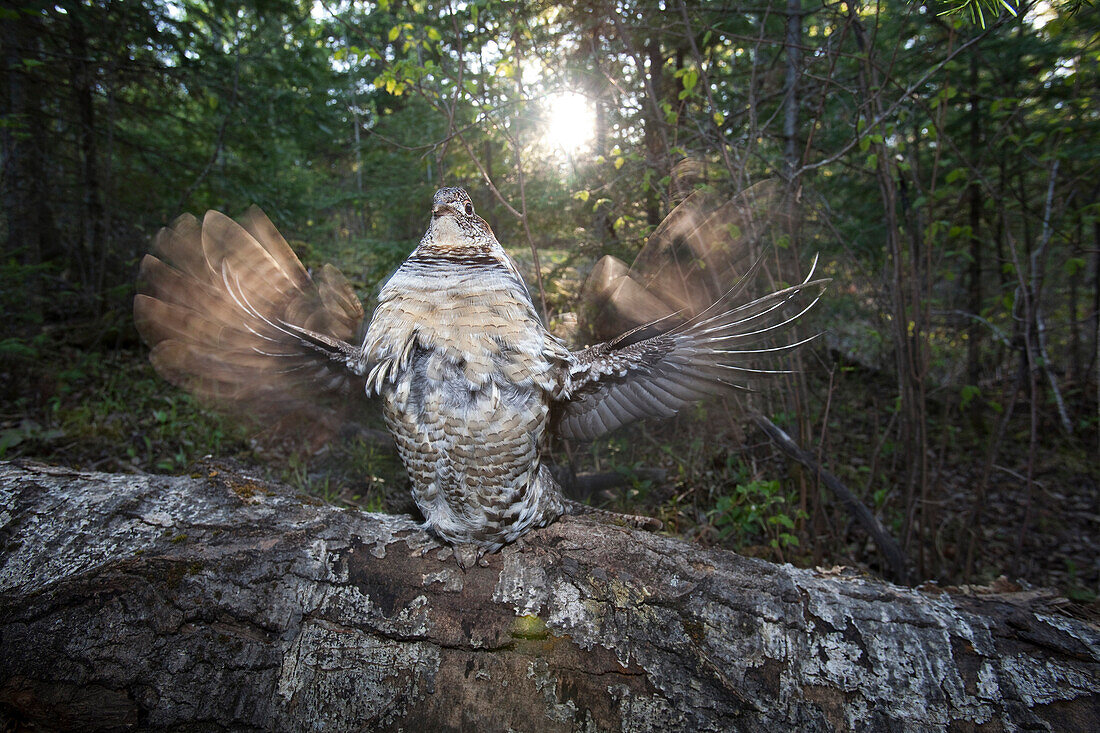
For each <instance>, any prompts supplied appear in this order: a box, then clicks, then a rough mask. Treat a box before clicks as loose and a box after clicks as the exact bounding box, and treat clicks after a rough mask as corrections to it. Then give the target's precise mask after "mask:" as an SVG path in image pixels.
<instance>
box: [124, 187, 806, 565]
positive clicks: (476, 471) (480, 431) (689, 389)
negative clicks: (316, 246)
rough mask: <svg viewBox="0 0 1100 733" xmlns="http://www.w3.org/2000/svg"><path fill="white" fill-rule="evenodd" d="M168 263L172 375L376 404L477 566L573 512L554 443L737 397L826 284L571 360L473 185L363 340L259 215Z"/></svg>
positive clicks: (275, 403)
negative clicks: (553, 467) (556, 472)
mask: <svg viewBox="0 0 1100 733" xmlns="http://www.w3.org/2000/svg"><path fill="white" fill-rule="evenodd" d="M154 251H155V252H156V255H157V256H152V255H148V256H146V258H145V260H144V261H143V263H142V273H141V289H140V290H141V292H140V294H139V295H138V296H137V297H136V298H135V302H134V315H135V320H136V323H137V326H138V329H139V331H140V332H141V334H142V336H143V337H144V338H145V340H146V342H147V343H149V344H150V345H151V346H152V347H153V349H152V355H151V358H152V361H153V364H154V365H155V366H156V368H157V369H158V371H159V372H160V373H161V374H162V375H163V376H164V377H166V378H167V379H168V380H169V381H172V382H174V383H176V384H179V385H181V386H184V387H185V388H187V389H190V390H191V391H193V392H195V393H196V394H198V395H199V396H200V397H202V398H205V399H206V400H207V401H208V402H212V403H214V404H216V405H218V406H221V407H223V408H224V407H226V406H227V405H229V406H233V407H235V408H237V409H242V410H245V411H251V412H252V413H254V414H259V415H261V416H263V417H269V418H270V419H277V418H279V417H283V416H286V415H290V414H295V409H296V408H298V407H301V406H303V405H308V404H309V403H310V402H312V401H314V400H319V399H321V398H322V397H324V396H326V395H328V396H333V395H335V396H336V398H337V399H339V400H343V401H345V403H346V404H347V405H350V406H351V407H352V408H353V409H357V408H358V406H359V404H360V403H361V404H362V406H363V407H365V406H366V404H367V402H368V398H370V397H373V396H377V397H379V398H381V403H382V410H383V413H384V416H385V420H386V423H387V425H388V426H389V429H390V431H391V432H392V433H393V437H394V440H395V441H396V443H397V447H398V451H399V453H400V456H401V459H402V461H403V462H404V464H405V467H406V469H407V470H408V473H409V478H410V479H411V481H412V486H413V496H414V498H415V500H416V503H417V505H418V506H419V507H420V509H421V511H422V512H423V514H424V517H425V518H426V519H427V522H426V525H427V527H429V528H430V529H431V530H432V531H433V532H435V533H436V534H437V535H439V536H440V537H442V538H444V539H445V540H447V541H448V542H451V543H456V544H472V545H474V546H476V548H477V551H478V552H479V553H480V552H493V551H495V550H498V549H499V548H500V547H502V546H503V545H504V544H506V543H508V542H511V541H513V540H515V539H517V538H518V537H520V536H522V535H523V534H525V533H526V532H528V531H529V530H531V529H532V528H535V527H542V526H545V525H546V524H548V523H549V522H552V521H554V519H556V518H557V517H559V516H560V515H561V514H562V513H563V511H565V507H566V503H567V502H566V500H564V499H563V496H562V493H561V490H560V488H559V486H558V484H557V483H556V482H555V480H554V478H553V476H552V475H551V473H550V470H549V467H548V466H547V465H546V463H545V462H544V452H545V450H546V447H547V441H548V439H549V437H550V433H551V432H553V433H555V434H557V435H559V436H561V437H563V438H571V439H591V438H594V437H596V436H598V435H601V434H603V433H605V432H607V431H610V430H613V429H615V428H617V427H619V426H620V425H624V424H626V423H629V422H632V421H634V420H638V419H642V418H646V417H668V416H671V415H673V414H675V413H676V412H677V411H678V410H679V409H680V408H682V407H684V406H686V405H689V404H691V403H692V402H694V401H696V400H699V399H701V398H704V397H706V396H707V395H710V394H712V393H715V392H718V391H721V390H724V389H726V388H729V387H735V386H737V384H736V383H735V381H734V380H735V379H736V380H737V381H742V380H741V379H740V378H741V377H744V376H751V375H753V374H756V373H759V372H760V371H761V370H758V369H755V368H753V367H751V366H746V364H749V363H751V362H750V361H749V360H750V359H752V358H753V356H754V355H759V354H762V353H766V352H775V351H782V350H785V349H787V348H792V347H793V346H796V345H797V344H788V345H784V346H779V347H772V348H752V346H750V347H749V348H748V349H746V348H744V346H745V344H751V345H756V346H759V343H760V341H761V339H762V338H763V337H765V336H766V335H767V334H769V333H770V332H772V331H774V330H775V329H777V328H780V327H782V326H785V325H787V324H788V323H790V322H791V321H792V320H794V318H796V317H797V316H798V315H801V313H804V312H805V310H806V309H808V308H809V307H810V305H812V302H811V303H810V304H809V305H805V304H804V303H798V298H799V297H802V296H804V295H805V294H806V292H807V291H812V290H813V288H812V287H811V286H813V285H816V284H818V283H813V282H811V281H810V280H809V278H807V279H806V280H805V281H804V282H802V283H801V284H799V285H795V286H794V287H790V288H786V289H782V290H779V291H778V292H774V293H771V294H770V295H767V296H765V297H763V298H759V299H756V300H752V301H750V302H747V303H743V304H741V305H738V306H736V307H734V306H729V305H727V306H719V305H717V304H716V305H715V306H712V307H711V308H709V309H706V310H704V311H703V312H701V313H699V314H697V315H694V316H693V317H690V318H686V319H685V318H684V317H683V316H681V317H679V318H677V316H676V314H670V315H667V316H666V317H665V318H664V319H663V320H662V321H661V322H659V323H658V324H656V325H655V326H654V325H653V324H649V326H650V328H649V330H648V331H646V332H645V333H646V335H647V337H641V336H640V335H639V334H641V333H642V332H641V331H640V330H639V329H633V330H632V331H630V332H628V333H626V334H623V335H622V336H619V337H618V338H616V339H613V340H611V341H609V342H606V343H601V344H598V345H596V346H591V347H588V348H586V349H584V350H582V351H579V352H570V350H569V349H568V348H566V346H565V345H564V344H563V343H562V342H561V341H560V340H559V339H558V338H555V337H554V336H553V335H551V334H550V333H549V332H548V331H547V329H546V327H545V326H544V325H543V323H542V322H541V321H540V319H539V316H538V314H537V313H536V311H535V309H534V307H533V305H532V302H531V297H530V295H529V294H528V291H527V288H526V286H525V285H524V281H523V278H522V277H521V275H520V273H519V271H518V270H517V269H516V265H515V264H514V263H513V262H512V260H511V259H510V258H509V256H508V255H507V254H506V253H505V251H504V249H503V248H502V247H501V245H500V244H499V243H498V242H497V240H496V237H495V236H494V235H493V232H492V231H491V230H490V228H489V225H488V224H486V222H485V221H484V220H483V219H482V218H481V217H479V216H477V215H476V214H475V213H474V207H473V204H472V203H471V201H470V198H469V196H468V195H467V194H466V192H465V191H464V190H462V189H461V188H443V189H440V190H439V191H438V192H437V193H436V194H435V198H434V200H433V203H432V218H431V223H430V224H429V225H428V230H427V232H426V233H425V234H424V237H423V239H421V241H420V244H419V246H417V247H416V249H415V250H413V252H412V254H410V255H409V257H408V259H406V260H405V262H404V263H403V264H402V265H401V266H400V267H399V268H398V269H397V271H396V272H395V273H394V274H393V276H392V277H391V278H390V279H389V280H388V281H387V282H386V283H385V285H383V287H382V290H381V293H380V294H379V298H378V307H377V309H376V310H375V312H374V315H373V317H372V318H371V321H370V325H369V327H368V328H367V329H366V333H365V336H364V337H363V338H362V340H361V343H356V341H357V339H358V337H359V333H360V332H361V330H362V329H361V324H362V321H363V317H364V314H363V310H362V306H361V305H360V304H359V301H358V299H357V298H356V296H355V294H354V291H353V290H352V289H351V288H350V286H349V285H348V283H347V281H346V280H345V279H344V278H343V276H342V275H340V273H339V272H338V271H337V270H336V269H335V268H332V267H331V266H326V267H325V268H323V269H322V270H321V271H320V272H319V273H317V277H316V279H314V278H312V277H311V276H310V274H309V273H307V271H306V270H305V269H304V268H303V267H302V265H301V263H300V262H299V261H298V259H297V257H295V255H294V253H293V251H292V250H291V249H290V247H289V246H288V245H287V243H286V241H285V240H284V239H283V238H282V237H281V236H280V235H279V233H278V232H277V231H276V230H275V228H274V226H273V225H272V224H271V222H270V221H269V220H268V219H267V218H266V217H265V216H264V215H263V214H262V213H261V212H260V211H259V210H258V209H255V208H253V209H252V210H250V212H249V214H248V216H247V217H246V218H245V220H244V222H243V226H242V225H238V224H237V223H235V222H234V221H232V220H231V219H229V218H227V217H225V216H223V215H222V214H219V213H217V212H214V211H211V212H208V213H207V214H206V217H205V218H204V220H203V221H202V223H201V224H200V223H199V222H198V221H197V220H196V219H194V218H193V217H189V216H184V217H181V218H180V219H178V220H177V221H176V222H174V223H173V224H172V226H171V227H169V228H167V229H165V230H163V231H162V232H161V233H160V235H158V237H157V240H156V243H155V248H154ZM744 280H745V281H747V278H745V279H744ZM812 297H813V293H811V294H810V297H808V298H804V299H812ZM722 302H728V301H725V300H724V301H722ZM792 304H794V305H793V306H792ZM792 308H793V309H794V310H795V311H797V312H794V313H793V314H792ZM650 333H654V334H655V335H649V334H650ZM299 414H300V413H299Z"/></svg>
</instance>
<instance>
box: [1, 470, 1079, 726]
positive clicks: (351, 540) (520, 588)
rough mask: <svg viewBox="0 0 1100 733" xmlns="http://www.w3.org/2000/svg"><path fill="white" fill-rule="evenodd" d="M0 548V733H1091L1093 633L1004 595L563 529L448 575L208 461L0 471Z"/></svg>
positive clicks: (601, 530) (386, 520) (328, 512)
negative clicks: (40, 732) (169, 470)
mask: <svg viewBox="0 0 1100 733" xmlns="http://www.w3.org/2000/svg"><path fill="white" fill-rule="evenodd" d="M0 527H2V528H0V589H2V596H0V660H2V663H0V713H2V715H0V717H6V718H7V719H8V720H7V723H8V725H6V726H5V727H4V729H5V730H8V729H20V728H22V727H24V726H27V727H31V728H34V727H35V726H37V727H39V728H47V729H57V728H61V729H72V728H80V729H82V730H88V729H107V728H110V729H117V728H127V727H129V728H140V729H143V730H148V729H172V730H184V729H187V730H198V729H202V730H217V729H233V730H280V731H298V730H301V731H305V730H314V729H321V728H323V729H326V730H349V729H355V730H397V729H404V730H462V729H471V730H472V729H477V730H484V731H495V730H505V729H514V730H532V731H567V730H612V729H614V730H630V731H645V730H683V731H711V730H713V731H726V730H747V731H757V730H759V731H773V730H808V731H813V730H862V731H899V730H977V729H979V728H980V729H982V730H987V729H988V730H1000V729H1021V728H1022V729H1028V730H1030V729H1043V728H1046V727H1047V726H1052V727H1053V728H1054V729H1056V730H1090V729H1091V730H1096V729H1098V727H1100V695H1098V693H1100V679H1098V671H1100V633H1098V632H1097V630H1096V629H1095V628H1093V627H1091V626H1089V625H1087V624H1084V623H1082V622H1079V621H1075V620H1072V619H1069V618H1065V617H1061V616H1057V615H1054V614H1051V613H1046V612H1044V613H1034V612H1032V611H1031V610H1028V608H1027V607H1026V606H1024V605H1022V604H1021V603H1019V602H1018V599H1016V598H1015V597H1014V596H1012V595H1007V596H1004V595H1002V596H988V597H979V596H961V595H960V596H956V595H951V594H948V593H940V594H935V595H932V594H926V593H922V592H919V591H916V590H910V589H907V588H903V587H899V586H895V585H890V584H887V583H884V582H881V581H878V580H873V579H870V578H866V577H860V576H858V575H856V574H852V573H845V572H842V571H836V570H834V571H813V570H800V569H796V568H793V567H791V566H790V565H783V566H779V565H773V564H770V563H767V562H763V561H760V560H753V559H748V558H744V557H740V556H738V555H736V554H733V553H731V552H726V551H721V550H705V549H701V548H699V547H696V546H694V545H691V544H688V543H685V542H683V541H680V540H677V539H674V538H671V537H663V536H659V535H654V534H647V533H644V532H639V531H635V530H629V529H624V528H620V527H613V526H608V525H602V524H597V523H593V522H591V521H586V520H583V519H577V518H567V519H564V520H562V521H559V522H556V523H555V524H553V525H551V526H550V527H548V528H546V529H544V530H540V531H537V532H534V533H532V534H530V535H528V537H527V538H526V539H525V541H523V542H522V543H517V544H514V545H511V546H509V547H507V548H505V549H504V550H503V551H502V552H500V553H498V554H495V555H490V556H488V557H486V558H485V559H484V560H483V562H482V564H481V565H479V566H475V567H474V568H472V569H471V570H469V571H468V572H465V573H463V572H462V571H461V570H460V569H459V567H458V564H457V563H456V561H455V558H454V556H453V553H452V551H451V549H450V548H449V547H447V546H445V545H442V544H440V543H439V542H438V541H436V540H434V539H432V538H431V537H430V536H429V535H428V534H427V533H425V532H424V531H422V530H421V529H420V528H419V527H418V525H417V524H416V523H415V522H413V521H412V520H411V519H409V518H408V517H399V516H387V515H379V514H368V513H364V512H359V511H356V510H347V509H341V508H337V507H333V506H329V505H327V504H323V503H320V502H318V501H317V500H315V499H312V498H310V497H305V496H301V495H296V494H294V492H293V491H291V490H289V489H287V488H285V487H280V486H274V485H270V484H266V483H263V482H261V481H258V480H256V479H253V478H250V477H249V476H247V475H245V474H243V473H240V472H236V471H227V470H225V469H224V468H222V467H218V466H214V465H204V466H201V467H200V470H198V471H197V472H196V474H195V475H194V476H192V477H186V476H184V477H168V476H131V475H109V474H93V473H82V472H78V471H74V470H70V469H64V468H52V467H45V466H36V465H21V464H13V463H0ZM1017 595H1019V594H1017Z"/></svg>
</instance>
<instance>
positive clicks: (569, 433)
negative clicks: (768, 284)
mask: <svg viewBox="0 0 1100 733" xmlns="http://www.w3.org/2000/svg"><path fill="white" fill-rule="evenodd" d="M816 264H817V262H816V259H815V261H814V267H812V268H811V270H810V273H809V275H808V276H807V277H806V279H805V280H803V281H802V282H801V283H799V284H798V285H794V286H792V287H789V288H784V289H782V290H778V291H775V292H773V293H769V294H768V295H765V296H763V297H761V298H757V299H755V300H753V301H750V302H748V303H744V304H741V305H737V306H730V305H729V301H728V300H726V299H723V300H721V301H719V302H718V303H715V304H714V305H712V306H710V307H709V308H706V309H704V310H703V311H702V312H700V313H698V314H697V315H696V316H694V317H693V318H690V319H689V320H687V321H685V322H683V323H680V324H679V325H673V326H672V327H671V328H668V327H666V330H665V332H664V333H659V334H658V335H655V336H650V337H649V338H645V339H642V340H640V341H633V342H632V341H631V334H632V333H634V332H645V331H647V330H649V329H651V328H652V327H653V326H654V325H655V324H658V325H659V322H654V323H650V324H644V325H643V326H640V327H638V328H636V329H632V331H631V332H628V333H626V334H623V335H622V336H619V337H617V338H616V339H613V340H612V341H609V342H606V343H602V344H598V345H596V346H591V347H589V348H587V349H584V350H583V351H580V352H577V353H575V354H573V357H574V365H573V367H572V369H571V371H570V379H571V382H570V387H571V389H569V390H567V394H568V397H567V398H566V399H564V400H562V401H561V402H559V403H557V405H556V415H555V419H556V423H555V427H556V432H557V433H558V434H559V435H560V436H562V437H564V438H568V439H577V440H591V439H593V438H596V437H598V436H599V435H601V434H603V433H605V432H608V431H610V430H614V429H615V428H617V427H620V426H622V425H625V424H627V423H630V422H633V421H635V420H640V419H644V418H649V417H670V416H672V415H674V414H676V413H677V412H678V411H680V410H681V409H683V408H684V407H686V406H687V405H689V404H691V403H692V402H695V401H697V400H699V399H703V398H705V397H706V396H708V395H710V394H715V393H719V392H725V391H729V390H731V389H745V388H747V384H746V382H750V381H752V380H753V379H755V378H757V377H759V376H763V375H770V374H782V373H786V370H782V369H769V368H765V366H766V363H765V364H764V365H762V364H761V361H762V360H765V361H766V360H767V359H768V358H769V357H775V356H777V355H782V354H784V353H786V352H788V351H790V350H792V349H795V348H797V347H799V346H801V345H803V344H805V343H807V342H809V341H812V340H813V338H815V337H811V338H807V339H802V340H799V341H795V342H792V343H787V344H781V345H778V346H769V345H761V343H762V342H764V341H765V340H766V339H768V338H769V337H772V336H774V335H775V334H776V332H777V331H781V330H782V329H784V328H786V327H788V326H789V325H791V324H792V323H793V322H794V321H795V320H797V319H798V318H799V317H801V316H802V315H804V314H805V313H806V311H808V310H809V309H810V308H812V307H813V305H814V304H815V303H816V302H817V300H818V299H819V298H820V297H821V293H822V291H823V290H824V286H825V284H826V283H827V282H828V281H827V280H814V279H813V275H814V269H815V268H816ZM755 272H756V267H755V266H754V267H753V268H751V269H750V270H749V274H748V275H747V276H746V278H742V280H741V281H739V282H738V283H737V285H735V286H734V288H733V289H731V293H742V292H744V289H745V285H746V283H745V280H746V279H747V277H749V276H751V275H752V274H753V273H755Z"/></svg>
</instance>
